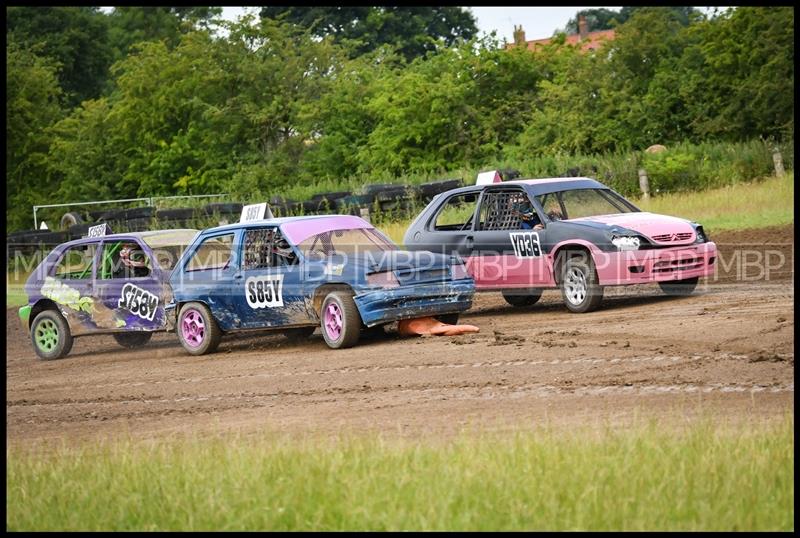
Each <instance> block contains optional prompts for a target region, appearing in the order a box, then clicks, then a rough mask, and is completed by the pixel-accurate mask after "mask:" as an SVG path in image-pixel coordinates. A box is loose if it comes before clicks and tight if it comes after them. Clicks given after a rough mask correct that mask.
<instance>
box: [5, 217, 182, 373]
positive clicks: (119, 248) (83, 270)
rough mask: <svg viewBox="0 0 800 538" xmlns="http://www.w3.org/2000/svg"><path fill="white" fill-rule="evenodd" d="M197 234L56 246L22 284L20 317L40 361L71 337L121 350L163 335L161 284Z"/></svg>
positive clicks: (64, 349) (64, 347)
mask: <svg viewBox="0 0 800 538" xmlns="http://www.w3.org/2000/svg"><path fill="white" fill-rule="evenodd" d="M196 235H197V230H163V231H151V232H138V233H121V234H112V235H103V236H99V237H87V238H83V239H78V240H75V241H70V242H68V243H64V244H62V245H59V246H58V247H56V248H55V249H53V250H52V252H50V254H48V255H47V257H46V258H45V259H44V261H42V263H40V264H39V266H38V267H37V268H36V269H35V270H34V272H33V273H32V274H31V276H30V277H29V278H28V281H27V282H26V283H25V293H26V294H27V295H28V304H27V305H26V306H23V307H22V308H20V310H19V315H20V318H21V319H22V322H23V324H24V326H25V329H26V330H29V331H30V335H31V341H32V343H33V349H34V351H35V352H36V354H37V355H38V356H39V358H40V359H44V360H51V359H58V358H61V357H63V356H65V355H67V354H68V353H69V351H70V349H71V348H72V341H73V337H76V336H83V335H89V334H112V335H113V336H114V338H115V339H116V340H117V342H118V343H119V344H120V345H122V346H124V347H127V348H136V347H139V346H142V345H144V344H146V343H147V341H148V340H150V337H151V336H152V333H153V332H154V331H162V330H167V329H169V328H170V327H169V326H168V325H167V316H165V315H164V304H165V303H167V302H169V301H170V300H171V294H170V291H169V285H168V284H167V280H168V278H169V275H170V273H171V271H172V268H173V267H174V265H175V262H176V261H177V260H178V258H180V256H181V254H182V253H183V251H184V249H185V248H186V247H187V246H188V245H189V244H190V243H191V242H192V239H194V237H195V236H196Z"/></svg>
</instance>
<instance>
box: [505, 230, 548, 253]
mask: <svg viewBox="0 0 800 538" xmlns="http://www.w3.org/2000/svg"><path fill="white" fill-rule="evenodd" d="M508 235H509V237H511V244H512V245H513V246H514V256H516V257H517V258H535V257H536V256H541V255H542V248H541V245H540V244H539V234H538V233H537V232H510V233H509V234H508Z"/></svg>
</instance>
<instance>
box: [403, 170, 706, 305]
mask: <svg viewBox="0 0 800 538" xmlns="http://www.w3.org/2000/svg"><path fill="white" fill-rule="evenodd" d="M404 243H405V246H406V248H407V249H408V250H430V251H434V252H441V253H444V254H458V255H460V256H461V257H462V258H464V260H465V263H466V266H467V270H468V271H469V273H470V274H471V275H472V276H473V278H474V279H475V288H476V291H500V292H502V293H503V296H504V297H505V299H506V301H507V302H508V303H509V304H511V305H514V306H527V305H532V304H534V303H536V301H538V300H539V297H540V296H541V294H542V290H543V289H545V288H560V289H561V293H562V297H563V299H564V303H565V304H566V306H567V308H568V309H569V310H571V311H572V312H589V311H591V310H594V309H596V308H597V307H598V306H599V305H600V302H601V301H602V298H603V287H604V286H617V285H624V284H644V283H650V282H658V284H659V285H660V286H661V289H662V290H663V291H664V292H666V293H668V294H670V295H688V294H690V293H692V292H693V291H694V289H695V287H696V286H697V282H698V280H699V278H700V277H703V276H708V275H710V274H713V272H714V263H715V261H716V258H717V247H716V245H715V244H714V243H713V242H711V241H709V240H708V236H707V235H706V233H705V232H704V231H703V227H702V226H701V225H700V224H698V223H696V222H690V221H688V220H684V219H680V218H676V217H668V216H665V215H656V214H653V213H647V212H643V211H641V210H640V209H638V208H637V207H636V206H634V205H633V204H632V203H630V202H629V201H627V200H626V199H625V198H623V197H622V196H621V195H619V194H618V193H616V192H614V191H613V190H611V189H610V188H608V187H606V186H605V185H603V184H602V183H600V182H598V181H596V180H594V179H590V178H552V179H526V180H517V181H507V182H501V183H493V184H488V185H474V186H470V187H463V188H460V189H454V190H451V191H448V192H445V193H442V194H440V195H438V196H436V197H435V198H434V199H433V200H432V201H431V202H430V204H428V206H427V207H426V208H425V209H424V210H423V211H422V213H421V214H420V215H419V216H418V217H417V218H416V219H415V220H414V222H412V223H411V226H409V228H408V230H407V231H406V234H405V238H404Z"/></svg>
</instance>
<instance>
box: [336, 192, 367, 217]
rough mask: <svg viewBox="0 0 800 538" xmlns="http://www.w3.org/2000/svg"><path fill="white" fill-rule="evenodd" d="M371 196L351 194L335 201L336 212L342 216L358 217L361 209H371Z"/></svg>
mask: <svg viewBox="0 0 800 538" xmlns="http://www.w3.org/2000/svg"><path fill="white" fill-rule="evenodd" d="M374 203H375V195H373V194H353V195H350V196H345V197H344V198H339V199H338V200H336V212H337V213H341V214H344V215H360V214H361V210H362V209H365V208H366V209H372V205H373V204H374Z"/></svg>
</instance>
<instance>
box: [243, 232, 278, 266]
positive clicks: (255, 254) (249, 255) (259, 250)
mask: <svg viewBox="0 0 800 538" xmlns="http://www.w3.org/2000/svg"><path fill="white" fill-rule="evenodd" d="M274 235H275V229H274V228H258V229H255V230H247V232H245V234H244V257H243V258H242V269H243V270H244V271H248V270H251V269H261V268H264V267H272V256H271V253H272V241H273V236H274Z"/></svg>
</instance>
